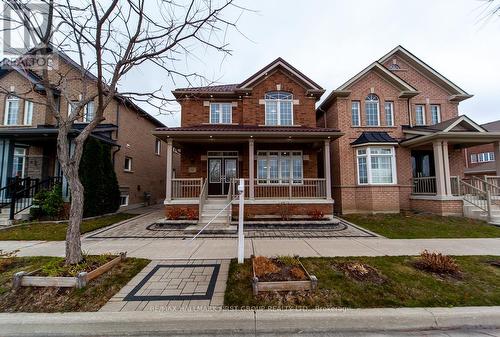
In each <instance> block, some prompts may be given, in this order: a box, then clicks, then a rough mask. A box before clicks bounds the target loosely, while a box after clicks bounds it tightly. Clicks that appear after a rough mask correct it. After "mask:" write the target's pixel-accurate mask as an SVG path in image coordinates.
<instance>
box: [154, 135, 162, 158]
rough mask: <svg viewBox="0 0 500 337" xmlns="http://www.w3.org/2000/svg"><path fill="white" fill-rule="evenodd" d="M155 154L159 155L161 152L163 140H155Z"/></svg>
mask: <svg viewBox="0 0 500 337" xmlns="http://www.w3.org/2000/svg"><path fill="white" fill-rule="evenodd" d="M155 154H156V155H157V156H159V155H160V154H161V140H159V139H156V140H155Z"/></svg>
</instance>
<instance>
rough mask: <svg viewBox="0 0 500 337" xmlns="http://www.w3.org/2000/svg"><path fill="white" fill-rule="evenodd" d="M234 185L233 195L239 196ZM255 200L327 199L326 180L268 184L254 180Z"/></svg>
mask: <svg viewBox="0 0 500 337" xmlns="http://www.w3.org/2000/svg"><path fill="white" fill-rule="evenodd" d="M235 188H236V184H234V185H233V194H237V192H236V191H234V189H235ZM248 188H249V184H248V179H245V195H249V193H248ZM254 198H255V199H326V179H325V178H303V179H301V180H297V181H294V182H292V181H290V182H288V183H281V184H277V183H276V184H273V183H266V181H264V180H261V179H254Z"/></svg>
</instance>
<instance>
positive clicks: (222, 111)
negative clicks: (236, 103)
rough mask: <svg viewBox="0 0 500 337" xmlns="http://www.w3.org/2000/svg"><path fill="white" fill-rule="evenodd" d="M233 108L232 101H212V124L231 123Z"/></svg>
mask: <svg viewBox="0 0 500 337" xmlns="http://www.w3.org/2000/svg"><path fill="white" fill-rule="evenodd" d="M232 109H233V105H232V103H211V104H210V124H231V123H232V122H233V121H232Z"/></svg>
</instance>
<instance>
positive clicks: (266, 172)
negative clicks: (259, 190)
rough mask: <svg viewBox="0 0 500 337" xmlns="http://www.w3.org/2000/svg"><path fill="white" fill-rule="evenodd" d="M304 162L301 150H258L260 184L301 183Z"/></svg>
mask: <svg viewBox="0 0 500 337" xmlns="http://www.w3.org/2000/svg"><path fill="white" fill-rule="evenodd" d="M302 179H303V162H302V152H301V151H258V152H257V183H258V184H288V183H292V184H301V183H302Z"/></svg>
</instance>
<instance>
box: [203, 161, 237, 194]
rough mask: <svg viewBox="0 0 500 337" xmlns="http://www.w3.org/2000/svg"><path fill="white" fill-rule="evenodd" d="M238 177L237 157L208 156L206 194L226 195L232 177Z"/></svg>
mask: <svg viewBox="0 0 500 337" xmlns="http://www.w3.org/2000/svg"><path fill="white" fill-rule="evenodd" d="M237 177H238V158H224V157H211V158H208V177H207V179H208V195H226V194H227V192H228V190H229V187H230V183H231V179H232V178H237Z"/></svg>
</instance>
